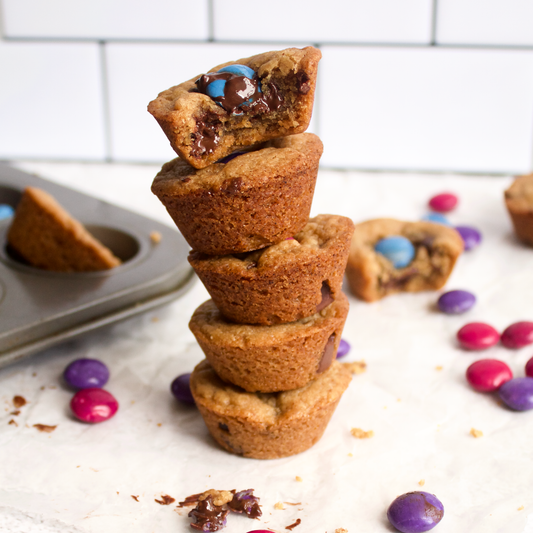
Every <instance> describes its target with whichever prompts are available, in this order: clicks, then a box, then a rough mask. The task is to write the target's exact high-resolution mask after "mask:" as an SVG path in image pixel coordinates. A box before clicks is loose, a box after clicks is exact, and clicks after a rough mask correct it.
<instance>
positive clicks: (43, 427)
mask: <svg viewBox="0 0 533 533" xmlns="http://www.w3.org/2000/svg"><path fill="white" fill-rule="evenodd" d="M33 427H34V428H36V429H38V430H39V431H41V432H43V433H52V431H54V429H55V428H56V427H57V426H47V425H46V424H33Z"/></svg>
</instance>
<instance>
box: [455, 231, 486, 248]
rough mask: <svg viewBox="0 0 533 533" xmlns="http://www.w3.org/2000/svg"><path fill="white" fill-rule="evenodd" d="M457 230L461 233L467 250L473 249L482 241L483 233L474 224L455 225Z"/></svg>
mask: <svg viewBox="0 0 533 533" xmlns="http://www.w3.org/2000/svg"><path fill="white" fill-rule="evenodd" d="M455 230H456V231H457V233H459V235H461V238H462V239H463V243H464V245H465V250H472V249H473V248H475V247H476V246H479V244H480V243H481V233H480V232H479V231H478V230H477V229H476V228H473V227H472V226H455Z"/></svg>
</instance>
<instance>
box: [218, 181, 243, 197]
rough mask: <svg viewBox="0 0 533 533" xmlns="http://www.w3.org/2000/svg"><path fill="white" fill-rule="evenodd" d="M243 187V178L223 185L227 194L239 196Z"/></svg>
mask: <svg viewBox="0 0 533 533" xmlns="http://www.w3.org/2000/svg"><path fill="white" fill-rule="evenodd" d="M242 185H243V180H242V178H231V179H229V180H225V181H224V182H223V183H222V190H223V191H224V192H225V193H227V194H237V193H239V192H240V191H241V187H242Z"/></svg>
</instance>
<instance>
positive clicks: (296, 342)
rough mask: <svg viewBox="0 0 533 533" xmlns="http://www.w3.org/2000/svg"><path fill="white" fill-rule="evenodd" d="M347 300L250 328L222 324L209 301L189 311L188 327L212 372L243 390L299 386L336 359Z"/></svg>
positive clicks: (342, 296) (266, 389)
mask: <svg viewBox="0 0 533 533" xmlns="http://www.w3.org/2000/svg"><path fill="white" fill-rule="evenodd" d="M348 309H349V303H348V298H346V296H345V295H344V294H342V293H340V294H339V295H338V297H337V299H336V300H335V301H334V302H333V303H331V304H330V305H328V306H327V307H326V308H325V309H323V310H322V311H320V312H319V313H315V314H314V315H312V316H310V317H307V318H302V319H301V320H297V321H295V322H289V323H287V324H277V325H274V326H255V325H248V324H235V323H233V322H228V321H227V320H224V318H223V317H222V315H221V314H220V311H219V310H218V309H217V308H216V306H215V304H214V303H213V301H212V300H208V301H207V302H205V303H203V304H202V305H201V306H200V307H198V309H197V310H196V311H195V312H194V314H193V316H192V318H191V321H190V323H189V328H190V329H191V331H192V332H193V334H194V336H195V337H196V340H197V341H198V344H199V345H200V347H201V348H202V350H203V352H204V354H205V356H206V358H207V359H208V361H209V362H210V363H211V365H212V366H213V368H214V369H215V371H216V372H217V374H218V375H219V376H220V377H221V378H222V379H224V380H225V381H228V382H230V383H233V384H235V385H237V386H239V387H241V388H243V389H245V390H247V391H251V392H256V391H261V392H276V391H283V390H290V389H295V388H298V387H303V386H304V385H305V384H306V383H308V382H309V381H310V380H312V379H315V378H316V377H317V376H320V374H322V373H323V372H324V371H326V370H327V369H328V368H329V366H330V365H331V363H332V362H333V361H334V359H335V355H336V353H337V349H338V347H339V343H340V340H341V335H342V330H343V328H344V323H345V321H346V317H347V315H348Z"/></svg>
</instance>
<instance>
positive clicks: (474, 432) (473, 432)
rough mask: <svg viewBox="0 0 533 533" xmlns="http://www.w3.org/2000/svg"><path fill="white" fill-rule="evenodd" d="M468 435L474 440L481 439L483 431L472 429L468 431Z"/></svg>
mask: <svg viewBox="0 0 533 533" xmlns="http://www.w3.org/2000/svg"><path fill="white" fill-rule="evenodd" d="M470 435H472V437H474V438H475V439H479V437H483V431H480V430H479V429H474V428H472V429H471V430H470Z"/></svg>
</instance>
